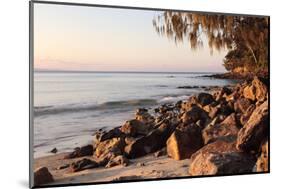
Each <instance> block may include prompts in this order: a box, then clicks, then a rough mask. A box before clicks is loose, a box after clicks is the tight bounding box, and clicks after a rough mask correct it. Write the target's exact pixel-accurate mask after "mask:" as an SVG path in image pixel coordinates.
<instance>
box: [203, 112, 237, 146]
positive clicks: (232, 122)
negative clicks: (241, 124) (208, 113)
mask: <svg viewBox="0 0 281 189" xmlns="http://www.w3.org/2000/svg"><path fill="white" fill-rule="evenodd" d="M238 132H239V128H238V125H237V122H236V118H235V114H234V113H233V114H231V115H230V116H228V117H227V118H226V119H225V120H224V121H223V122H221V123H218V124H214V125H213V124H209V125H208V126H207V127H206V128H205V129H204V130H203V131H202V135H203V139H204V143H205V144H208V143H210V142H213V141H215V140H217V139H219V138H220V137H227V136H235V137H236V136H237V134H238Z"/></svg>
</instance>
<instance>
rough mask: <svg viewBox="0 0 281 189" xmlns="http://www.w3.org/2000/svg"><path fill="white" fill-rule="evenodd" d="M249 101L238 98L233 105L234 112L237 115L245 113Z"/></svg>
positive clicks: (249, 103)
mask: <svg viewBox="0 0 281 189" xmlns="http://www.w3.org/2000/svg"><path fill="white" fill-rule="evenodd" d="M251 104H252V103H251V101H250V100H249V99H247V98H240V99H238V100H237V101H236V102H235V103H234V110H235V112H237V113H238V112H239V113H243V114H244V113H246V111H247V109H248V108H249V107H250V105H251Z"/></svg>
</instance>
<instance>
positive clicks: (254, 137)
mask: <svg viewBox="0 0 281 189" xmlns="http://www.w3.org/2000/svg"><path fill="white" fill-rule="evenodd" d="M268 116H269V115H268V101H265V102H264V103H263V104H261V105H260V106H258V107H256V109H255V110H254V111H253V113H252V114H251V116H250V118H249V120H248V121H247V123H246V124H245V125H244V127H243V128H242V129H241V130H240V131H239V133H238V138H237V148H238V149H240V150H243V151H256V152H257V151H258V149H259V147H260V145H261V142H262V141H263V140H264V139H265V138H266V137H267V136H268V127H269V117H268Z"/></svg>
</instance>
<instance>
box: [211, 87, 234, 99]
mask: <svg viewBox="0 0 281 189" xmlns="http://www.w3.org/2000/svg"><path fill="white" fill-rule="evenodd" d="M231 93H232V90H231V89H229V88H227V87H222V88H220V90H217V91H216V92H215V93H214V95H213V96H214V99H215V100H216V101H220V100H221V99H222V97H223V96H225V95H230V94H231Z"/></svg>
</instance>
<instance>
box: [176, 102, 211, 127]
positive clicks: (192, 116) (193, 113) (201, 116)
mask: <svg viewBox="0 0 281 189" xmlns="http://www.w3.org/2000/svg"><path fill="white" fill-rule="evenodd" d="M208 119H209V116H208V114H207V112H205V111H204V110H203V109H202V108H200V107H198V106H197V105H193V106H192V107H191V109H190V110H189V111H186V112H184V114H183V115H182V117H181V121H182V123H184V124H186V125H188V124H191V123H196V122H197V121H198V120H202V121H204V122H206V121H207V120H208Z"/></svg>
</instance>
